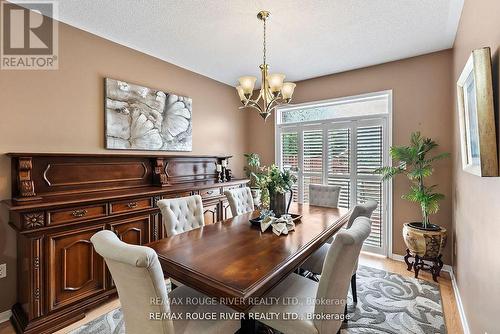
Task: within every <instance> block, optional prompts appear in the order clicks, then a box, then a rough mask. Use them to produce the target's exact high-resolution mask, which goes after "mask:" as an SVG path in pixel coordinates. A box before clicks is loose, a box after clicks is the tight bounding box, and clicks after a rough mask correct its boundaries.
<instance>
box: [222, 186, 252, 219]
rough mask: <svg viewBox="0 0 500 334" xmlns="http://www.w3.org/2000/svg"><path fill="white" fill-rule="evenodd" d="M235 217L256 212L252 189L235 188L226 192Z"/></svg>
mask: <svg viewBox="0 0 500 334" xmlns="http://www.w3.org/2000/svg"><path fill="white" fill-rule="evenodd" d="M224 195H226V197H227V201H228V202H229V207H230V208H231V213H232V214H233V216H237V215H241V214H243V213H247V212H251V211H253V210H255V208H254V204H253V197H252V192H251V190H250V188H248V187H244V188H235V189H230V190H226V191H224Z"/></svg>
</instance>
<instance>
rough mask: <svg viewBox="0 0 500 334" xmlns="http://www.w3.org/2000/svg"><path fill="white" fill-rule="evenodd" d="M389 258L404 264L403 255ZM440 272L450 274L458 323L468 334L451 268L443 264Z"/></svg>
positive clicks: (462, 306)
mask: <svg viewBox="0 0 500 334" xmlns="http://www.w3.org/2000/svg"><path fill="white" fill-rule="evenodd" d="M390 258H391V259H393V260H395V261H401V262H404V256H403V255H399V254H394V253H393V254H392V255H391V257H390ZM442 270H443V271H446V272H447V273H449V274H450V279H451V285H452V287H453V294H454V295H455V301H456V302H457V309H458V314H459V315H460V322H461V323H462V329H463V331H464V334H470V329H469V323H468V322H467V317H466V316H465V310H464V305H463V304H462V298H460V292H459V291H458V284H457V280H456V278H455V274H454V273H453V267H452V266H450V265H448V264H445V265H444V266H443V269H442Z"/></svg>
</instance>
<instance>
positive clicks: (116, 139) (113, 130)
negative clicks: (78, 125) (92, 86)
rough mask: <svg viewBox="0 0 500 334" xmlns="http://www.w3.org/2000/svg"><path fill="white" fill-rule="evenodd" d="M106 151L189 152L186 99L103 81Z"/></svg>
mask: <svg viewBox="0 0 500 334" xmlns="http://www.w3.org/2000/svg"><path fill="white" fill-rule="evenodd" d="M105 85H106V91H105V94H106V96H105V99H106V101H105V109H106V110H105V115H106V116H105V129H106V148H107V149H115V150H147V151H191V150H192V137H193V135H192V120H191V116H192V100H191V98H189V97H185V96H180V95H177V94H173V93H168V92H164V91H161V90H158V89H153V88H149V87H144V86H139V85H136V84H132V83H129V82H125V81H120V80H115V79H110V78H106V82H105Z"/></svg>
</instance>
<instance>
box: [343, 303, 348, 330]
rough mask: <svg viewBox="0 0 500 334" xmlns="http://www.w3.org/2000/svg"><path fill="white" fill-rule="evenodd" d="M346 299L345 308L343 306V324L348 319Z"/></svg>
mask: <svg viewBox="0 0 500 334" xmlns="http://www.w3.org/2000/svg"><path fill="white" fill-rule="evenodd" d="M347 314H348V312H347V300H346V301H345V308H344V320H343V321H342V322H343V323H344V324H347V322H348V321H349V319H347Z"/></svg>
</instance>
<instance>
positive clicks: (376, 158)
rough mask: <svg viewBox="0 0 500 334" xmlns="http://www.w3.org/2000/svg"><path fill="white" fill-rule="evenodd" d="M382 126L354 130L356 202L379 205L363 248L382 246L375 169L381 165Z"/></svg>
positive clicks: (379, 194) (378, 183) (379, 187)
mask: <svg viewBox="0 0 500 334" xmlns="http://www.w3.org/2000/svg"><path fill="white" fill-rule="evenodd" d="M382 150H383V128H382V125H374V126H360V127H357V128H356V159H355V161H356V202H357V203H363V202H366V201H367V200H375V201H377V202H378V203H379V205H378V207H377V209H376V210H375V211H374V212H373V214H372V232H371V234H370V236H369V237H368V239H367V240H366V241H365V246H372V247H382V246H383V233H384V231H383V230H382V228H383V226H384V225H383V217H382V212H383V210H382V208H383V207H384V198H383V184H382V181H381V179H380V176H379V175H378V174H375V173H374V171H375V169H377V168H379V167H382V165H383V151H382Z"/></svg>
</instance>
